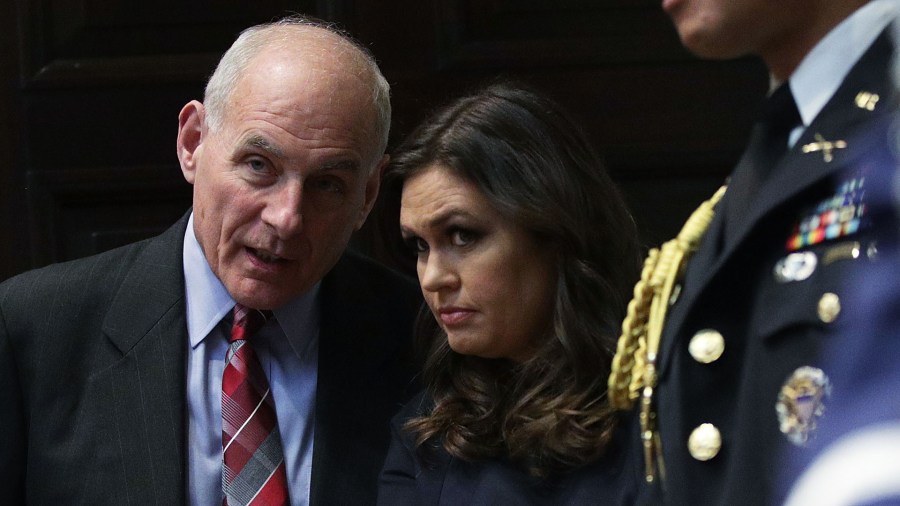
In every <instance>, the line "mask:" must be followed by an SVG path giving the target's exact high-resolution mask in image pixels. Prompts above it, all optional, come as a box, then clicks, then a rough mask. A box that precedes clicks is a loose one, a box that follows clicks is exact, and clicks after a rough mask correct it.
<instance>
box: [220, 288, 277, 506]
mask: <svg viewBox="0 0 900 506" xmlns="http://www.w3.org/2000/svg"><path fill="white" fill-rule="evenodd" d="M269 315H271V313H267V314H264V313H262V312H260V311H257V310H254V309H249V308H246V307H244V306H242V305H240V304H237V305H236V306H234V324H233V325H232V327H231V339H230V342H231V345H230V347H229V348H228V356H227V358H226V362H225V372H224V374H223V375H222V446H223V448H224V452H223V453H224V457H223V458H224V460H223V467H222V489H223V491H224V492H225V501H224V504H225V505H226V506H238V505H246V504H253V505H260V506H264V505H286V504H290V499H289V496H288V491H287V475H286V473H285V468H284V451H283V450H282V448H281V435H280V434H279V432H278V423H277V419H276V417H275V402H274V400H273V399H272V392H271V390H270V389H269V382H268V380H267V379H266V375H265V374H264V373H263V370H262V366H261V365H260V363H259V359H258V358H256V353H255V352H254V351H253V347H252V346H251V345H250V343H249V341H248V338H250V337H251V336H252V335H253V333H254V332H255V331H256V330H258V329H259V328H260V327H261V326H262V324H263V323H265V321H266V318H267V317H268V316H269Z"/></svg>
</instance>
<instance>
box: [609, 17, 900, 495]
mask: <svg viewBox="0 0 900 506" xmlns="http://www.w3.org/2000/svg"><path fill="white" fill-rule="evenodd" d="M663 8H664V9H665V10H666V12H667V13H668V14H669V15H670V16H671V18H672V19H673V21H674V23H675V26H676V28H677V30H678V32H679V35H680V36H681V39H682V42H683V43H684V44H685V46H686V47H687V48H688V49H690V50H691V51H693V52H694V53H696V54H697V55H699V56H701V57H710V58H730V57H737V56H742V55H747V54H754V55H757V56H759V57H760V58H761V59H762V60H763V62H764V63H765V64H766V65H767V67H768V69H769V71H770V73H771V80H772V88H773V91H772V93H771V95H770V97H769V99H768V100H767V103H766V104H765V107H764V109H765V110H764V111H763V112H762V114H761V117H760V120H759V121H758V123H757V124H756V125H755V127H754V131H753V133H752V134H751V139H750V141H749V145H748V147H747V150H746V152H745V153H744V156H743V157H742V159H741V161H740V162H739V163H738V165H737V167H736V168H735V170H734V172H733V173H732V175H731V177H730V179H729V182H728V184H727V189H726V188H723V189H721V190H720V191H719V192H717V193H716V195H715V196H713V198H712V199H710V201H708V202H706V203H704V204H703V205H702V206H701V208H700V209H698V211H697V212H696V213H695V214H694V215H693V216H692V217H691V219H689V221H688V223H687V224H686V225H685V227H684V229H683V230H682V232H681V233H680V234H679V236H678V238H677V239H675V240H673V241H671V242H669V243H667V244H665V245H664V246H663V247H662V248H661V249H660V250H654V251H652V252H651V254H650V256H649V257H648V260H647V262H646V263H645V268H644V273H643V276H642V280H641V282H640V283H639V284H638V286H637V287H636V289H635V294H636V297H635V300H634V301H633V303H632V304H631V305H630V307H629V314H628V317H627V319H626V322H625V324H624V325H623V334H622V338H621V339H620V342H619V349H618V352H617V357H616V360H615V364H614V371H613V374H612V375H611V376H610V399H611V402H612V403H613V404H614V405H615V406H616V407H618V408H620V409H623V410H631V412H632V414H633V416H632V418H631V419H632V420H633V422H634V423H633V426H632V427H631V429H633V430H632V431H631V432H632V434H631V435H629V437H630V441H631V442H632V445H631V449H632V450H633V453H634V455H635V456H636V460H637V461H638V462H640V466H638V468H637V469H636V470H635V474H636V475H637V476H639V481H640V483H641V484H640V485H639V486H638V490H637V494H638V500H637V502H638V503H639V504H659V503H664V504H674V505H704V506H705V505H741V504H752V505H761V504H770V503H771V504H779V503H780V502H781V499H782V497H781V496H780V492H778V491H777V490H778V487H777V486H776V483H777V482H778V480H779V478H780V477H779V465H778V464H779V462H782V460H781V459H782V458H783V456H784V455H788V456H789V455H791V454H792V453H798V452H800V453H802V452H804V451H806V450H804V448H805V447H807V446H808V445H809V444H810V442H811V441H813V440H814V439H815V438H816V434H817V430H816V427H817V424H818V423H819V421H820V418H821V417H822V416H823V415H824V414H825V413H826V411H827V408H828V405H829V399H830V395H831V392H832V390H833V389H841V388H843V385H836V384H834V383H833V381H832V378H831V377H830V375H829V370H828V367H827V366H826V365H824V364H823V362H822V359H821V356H820V351H821V350H822V348H823V346H825V345H826V344H827V343H829V342H830V340H833V339H834V336H835V335H837V329H839V328H840V324H841V322H842V315H845V313H846V312H847V311H848V310H851V311H855V310H857V309H856V308H852V307H848V305H852V304H853V301H851V300H848V297H847V293H848V290H849V287H851V286H853V283H854V280H855V278H856V276H857V275H859V273H860V272H862V270H863V269H866V266H867V265H870V264H872V263H874V262H879V257H880V255H879V248H880V247H881V245H885V244H890V243H892V242H893V241H894V236H895V235H896V232H897V223H896V218H895V214H894V213H893V210H892V209H885V208H883V206H880V205H879V204H878V201H877V199H876V200H872V196H873V195H874V194H875V193H877V192H878V191H881V190H883V189H884V188H888V187H889V185H890V184H891V182H892V177H893V172H894V170H893V169H894V167H895V164H894V163H893V162H892V161H889V160H891V158H890V156H888V155H885V156H881V155H880V154H884V153H888V150H887V147H888V146H887V144H888V140H887V136H888V133H887V132H889V130H890V129H889V124H890V118H891V116H892V114H893V113H895V112H896V110H897V107H896V97H895V94H894V93H893V85H892V81H891V61H892V58H893V57H894V53H895V50H894V38H893V36H892V33H891V32H892V28H891V25H892V23H894V20H895V19H896V18H897V17H898V11H900V2H898V1H897V0H871V1H866V0H664V1H663ZM873 154H874V155H873ZM886 160H887V161H886ZM854 300H855V299H854Z"/></svg>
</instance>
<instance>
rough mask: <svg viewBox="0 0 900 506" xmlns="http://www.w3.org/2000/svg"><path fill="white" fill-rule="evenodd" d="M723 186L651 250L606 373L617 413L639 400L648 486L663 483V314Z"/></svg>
mask: <svg viewBox="0 0 900 506" xmlns="http://www.w3.org/2000/svg"><path fill="white" fill-rule="evenodd" d="M724 194H725V186H722V187H721V188H719V189H718V191H716V193H715V194H714V195H713V196H712V197H711V198H710V199H709V200H707V201H705V202H703V203H702V204H700V207H698V208H697V209H696V210H695V211H694V212H693V214H691V217H690V218H688V220H687V222H686V223H685V224H684V227H682V229H681V231H680V232H679V233H678V236H677V237H675V239H672V240H670V241H668V242H666V243H665V244H663V245H662V248H654V249H652V250H650V252H649V253H648V255H647V259H646V260H645V261H644V267H643V270H642V271H641V279H640V281H638V283H637V284H636V285H635V287H634V296H633V298H632V299H631V302H629V303H628V313H627V315H626V316H625V320H624V321H623V323H622V335H621V336H619V342H618V346H617V348H616V356H615V357H614V358H613V364H612V372H611V373H610V375H609V401H610V404H611V405H612V406H613V407H614V408H615V409H618V410H623V411H625V410H630V409H631V408H632V407H633V406H634V402H635V401H636V400H637V398H638V397H640V399H641V404H640V415H639V421H640V424H641V443H642V446H643V449H644V478H645V479H646V481H647V482H648V483H653V482H654V481H655V480H656V477H657V470H658V471H659V473H658V476H659V477H660V478H661V479H662V480H663V481H664V480H665V463H664V462H663V459H662V447H661V440H660V438H659V433H658V432H657V430H656V421H657V420H656V413H655V412H654V409H653V394H654V388H655V387H656V358H657V357H656V354H657V353H658V351H659V342H660V338H661V336H662V331H663V326H664V324H665V321H666V312H667V310H668V308H669V306H670V305H671V304H672V302H673V294H674V295H675V296H677V294H678V293H677V292H678V290H679V287H678V284H677V283H678V282H679V281H680V280H681V277H682V276H683V275H684V269H685V266H686V265H687V261H688V260H689V259H690V257H691V255H693V254H694V252H695V251H697V248H698V247H699V246H700V241H701V240H702V239H703V234H704V233H705V232H706V229H707V228H709V223H710V222H711V221H712V219H713V216H714V215H715V212H714V209H715V207H716V204H718V203H719V200H721V199H722V195H724Z"/></svg>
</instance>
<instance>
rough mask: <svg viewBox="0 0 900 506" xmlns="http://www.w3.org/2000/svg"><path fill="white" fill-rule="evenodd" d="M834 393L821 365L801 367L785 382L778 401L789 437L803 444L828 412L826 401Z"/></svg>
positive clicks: (781, 421) (782, 426)
mask: <svg viewBox="0 0 900 506" xmlns="http://www.w3.org/2000/svg"><path fill="white" fill-rule="evenodd" d="M829 395H831V382H830V381H829V380H828V376H826V375H825V373H824V372H823V371H822V370H821V369H818V368H815V367H809V366H804V367H800V368H798V369H797V370H796V371H794V373H793V374H791V376H790V377H789V378H788V379H787V381H786V382H785V383H784V385H782V387H781V391H780V392H779V393H778V402H776V403H775V412H776V413H777V414H778V427H779V429H780V430H781V432H782V433H783V434H784V435H785V436H786V437H787V439H788V441H790V442H791V443H794V444H795V445H797V446H804V445H806V442H807V441H808V440H809V438H810V436H811V435H813V432H814V431H815V429H816V422H818V420H819V418H820V417H821V416H822V415H823V414H824V413H825V401H826V399H828V397H829Z"/></svg>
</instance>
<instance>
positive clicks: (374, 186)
mask: <svg viewBox="0 0 900 506" xmlns="http://www.w3.org/2000/svg"><path fill="white" fill-rule="evenodd" d="M390 159H391V157H390V156H388V155H384V156H383V157H381V161H380V162H378V166H377V167H375V168H374V169H373V170H372V174H370V175H369V180H368V181H366V195H365V201H364V202H363V207H362V209H360V211H359V220H357V222H356V228H355V230H359V229H360V228H362V226H363V223H365V222H366V218H368V217H369V213H370V212H371V211H372V207H374V206H375V199H376V198H378V189H379V188H381V176H382V175H383V174H384V169H385V167H387V164H388V162H389V161H390Z"/></svg>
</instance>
